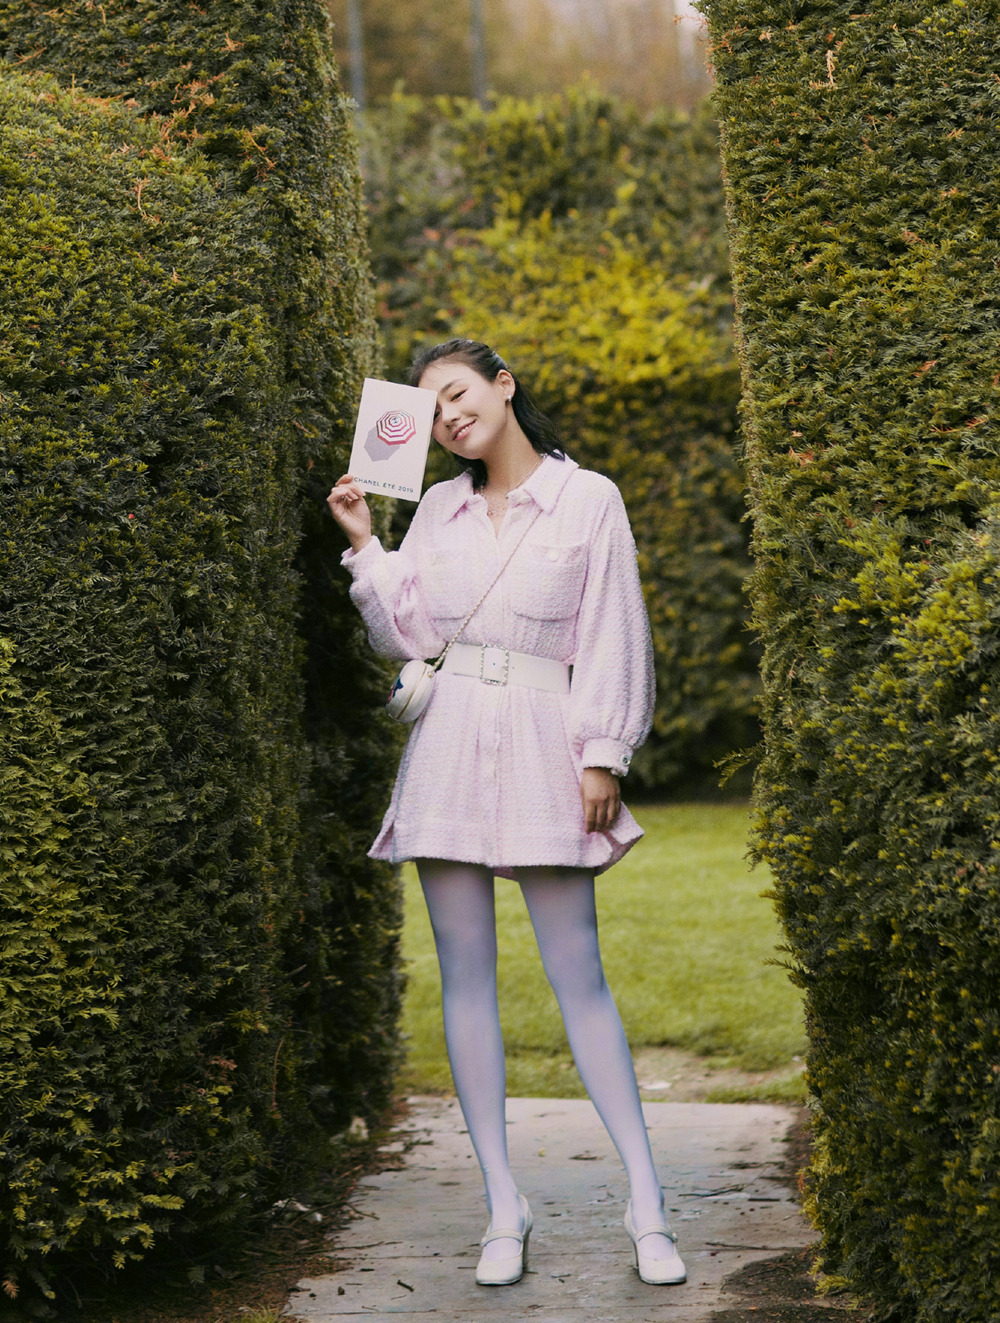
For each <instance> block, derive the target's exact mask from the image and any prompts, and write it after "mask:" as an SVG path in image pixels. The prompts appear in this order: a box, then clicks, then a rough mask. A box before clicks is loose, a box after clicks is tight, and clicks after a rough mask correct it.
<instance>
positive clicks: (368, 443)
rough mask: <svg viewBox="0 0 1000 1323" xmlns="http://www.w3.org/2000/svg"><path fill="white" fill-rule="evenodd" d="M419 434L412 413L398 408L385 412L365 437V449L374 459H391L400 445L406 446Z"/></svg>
mask: <svg viewBox="0 0 1000 1323" xmlns="http://www.w3.org/2000/svg"><path fill="white" fill-rule="evenodd" d="M416 435H417V424H416V420H415V419H414V417H413V415H412V414H408V413H402V412H401V411H400V410H398V409H393V410H390V412H389V413H384V414H383V415H382V417H381V418H380V419H379V420H378V422H377V423H376V424H375V426H374V427H373V428H372V429H371V431H370V432H369V433H368V436H367V438H366V439H365V450H366V451H367V452H368V454H369V455H370V456H371V458H372V459H374V460H379V459H389V458H391V456H392V455H394V454H395V453H396V452H397V448H398V447H399V446H405V445H406V443H407V441H412V440H413V438H414V437H415V436H416Z"/></svg>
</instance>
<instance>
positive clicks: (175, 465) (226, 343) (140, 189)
mask: <svg viewBox="0 0 1000 1323" xmlns="http://www.w3.org/2000/svg"><path fill="white" fill-rule="evenodd" d="M325 24H326V20H325V15H324V13H323V10H322V7H321V6H320V5H319V4H318V3H317V4H313V3H311V2H307V0H301V2H299V3H293V2H292V0H288V2H287V3H276V4H273V5H269V6H267V7H264V6H253V7H251V6H247V5H245V4H238V3H218V4H215V5H213V6H212V7H211V12H210V13H207V12H205V11H200V10H197V9H193V8H191V7H189V6H177V7H176V9H174V8H171V7H169V6H163V5H160V4H155V5H154V4H145V5H143V4H127V5H126V4H123V3H115V2H114V0H111V3H108V4H105V5H104V6H103V7H101V6H84V5H78V6H71V7H67V8H64V9H61V10H57V9H52V8H46V7H43V6H42V5H41V4H32V3H18V4H17V5H12V4H5V5H0V35H2V38H3V43H4V44H3V48H2V49H4V51H5V52H6V56H7V60H8V62H9V63H8V64H7V65H6V66H5V67H4V70H3V74H2V77H0V98H2V111H0V125H2V137H0V171H2V178H3V181H4V184H5V189H4V193H3V197H2V201H0V266H2V270H3V276H4V282H5V286H6V292H7V297H6V298H5V300H4V307H3V311H2V313H0V318H2V321H3V333H2V336H0V341H2V351H0V352H2V354H3V364H2V378H3V387H2V396H3V398H2V401H0V405H2V415H0V436H2V464H0V492H2V495H0V500H2V506H3V523H2V527H3V534H2V537H0V611H2V617H0V686H2V690H3V700H4V713H5V721H4V724H3V727H2V730H0V744H2V754H0V782H2V792H0V855H2V858H3V872H2V875H0V942H2V949H3V955H4V962H3V993H2V997H0V1023H2V1030H0V1080H2V1088H0V1097H2V1103H0V1224H2V1227H3V1234H4V1238H5V1240H6V1242H7V1245H6V1265H5V1272H4V1278H5V1280H6V1283H7V1285H6V1287H5V1289H6V1290H7V1292H8V1294H14V1293H15V1292H16V1291H17V1290H19V1289H21V1287H22V1286H23V1285H24V1284H25V1283H26V1282H29V1281H31V1280H34V1281H36V1282H38V1283H40V1284H41V1285H42V1286H43V1287H44V1288H45V1289H51V1287H50V1283H51V1281H52V1280H54V1278H53V1274H54V1273H57V1272H58V1271H59V1269H60V1267H62V1266H64V1265H65V1263H67V1262H69V1261H70V1260H71V1259H72V1260H73V1261H75V1262H79V1261H80V1260H81V1259H89V1260H91V1261H92V1262H94V1263H96V1264H97V1265H101V1266H112V1265H114V1266H120V1265H121V1264H123V1263H125V1262H126V1261H128V1260H129V1259H131V1258H136V1257H141V1256H142V1255H143V1254H144V1253H145V1252H146V1251H147V1250H148V1249H149V1247H150V1246H151V1245H152V1244H153V1242H154V1241H155V1240H156V1239H157V1238H160V1239H162V1238H163V1237H164V1236H165V1235H168V1234H169V1236H170V1237H172V1238H173V1239H174V1240H175V1241H176V1240H177V1237H178V1236H179V1235H181V1233H189V1232H190V1233H194V1232H196V1233H198V1234H199V1235H200V1236H203V1235H204V1234H206V1232H209V1233H212V1234H215V1233H214V1231H213V1228H216V1227H219V1226H220V1225H221V1224H223V1223H234V1222H239V1221H240V1220H241V1219H244V1218H245V1216H246V1214H247V1213H248V1212H249V1210H250V1209H252V1208H254V1207H256V1206H259V1204H260V1203H261V1201H262V1200H267V1199H269V1198H273V1197H274V1193H275V1190H276V1189H277V1188H278V1187H279V1185H281V1184H282V1183H284V1184H286V1185H287V1182H288V1181H289V1180H291V1179H294V1178H295V1174H296V1172H297V1171H298V1166H297V1163H300V1162H301V1161H303V1160H305V1156H306V1155H307V1154H308V1155H310V1156H313V1155H314V1149H315V1141H316V1140H317V1138H325V1136H326V1134H327V1133H329V1130H330V1129H332V1128H337V1127H339V1126H341V1125H343V1124H344V1123H345V1122H346V1121H347V1120H349V1119H350V1117H351V1116H352V1115H354V1114H355V1113H358V1112H361V1113H364V1114H366V1115H369V1116H372V1115H374V1114H375V1113H377V1112H378V1111H379V1110H380V1109H381V1107H382V1106H383V1105H384V1104H385V1102H386V1101H387V1098H388V1094H389V1088H390V1083H391V1070H392V1065H393V1062H394V1059H395V1053H396V1044H395V1038H394V1020H395V1013H396V1010H397V1006H398V996H399V976H398V972H397V969H396V963H395V956H396V942H397V928H398V898H397V892H396V886H395V882H394V880H393V878H392V876H391V874H389V873H388V872H387V871H386V870H385V869H383V868H381V867H376V866H375V865H373V864H372V863H371V862H370V861H368V860H367V859H366V858H365V857H364V850H365V848H366V847H367V844H368V843H369V841H370V839H371V837H372V836H373V835H374V831H375V827H376V822H377V817H378V814H379V812H380V811H381V808H382V807H383V806H384V805H383V801H384V798H385V795H386V793H387V778H388V776H389V774H390V772H391V766H392V763H393V761H394V750H393V748H392V741H391V739H389V740H386V738H385V734H384V731H382V730H380V729H379V728H378V727H377V726H376V725H375V724H374V721H375V718H374V713H375V711H376V710H377V708H378V706H379V702H380V699H381V696H382V688H383V681H382V675H381V672H380V670H379V669H378V667H377V665H376V664H375V663H374V662H373V661H372V660H371V659H370V656H369V654H368V651H367V649H366V646H365V641H364V638H363V631H362V630H361V628H360V627H359V625H358V624H357V622H356V619H355V613H354V612H353V611H352V609H351V607H350V604H349V603H348V601H347V599H346V594H345V592H344V589H343V585H342V584H341V582H340V578H341V576H340V574H339V572H338V568H337V560H338V558H339V546H338V544H337V540H336V539H335V538H334V537H332V535H331V531H330V528H329V527H328V526H324V523H323V521H322V514H323V506H322V501H321V500H320V499H319V497H320V496H321V494H322V493H323V491H324V489H325V488H326V486H327V485H328V483H329V482H330V481H331V480H332V479H333V478H334V477H335V476H336V475H337V474H338V473H339V472H340V471H342V468H343V465H344V463H345V458H346V453H347V445H348V440H349V438H348V432H349V430H350V429H349V422H350V418H351V414H352V412H353V409H354V404H355V401H356V397H357V393H358V389H359V385H360V377H361V376H362V375H363V374H364V372H366V371H370V370H371V369H372V367H373V366H374V363H375V358H374V351H373V323H372V317H371V299H370V292H369V287H368V282H367V275H366V264H365V249H364V241H363V235H362V227H361V221H360V200H359V196H358V177H357V171H356V160H355V155H354V152H355V149H354V145H353V139H352V131H351V127H350V123H349V119H348V112H347V109H346V106H345V104H344V102H343V100H342V98H341V97H340V95H339V92H338V90H337V85H336V81H335V74H334V72H333V70H332V67H331V66H330V64H329V60H328V54H327V49H328V45H327V43H328V34H327V33H326V27H325ZM25 68H30V69H32V70H40V71H41V70H44V71H45V73H47V74H50V75H53V76H54V77H55V78H57V79H58V80H59V82H61V84H62V87H63V90H60V87H59V86H58V84H57V82H55V81H50V80H49V78H48V77H47V76H45V74H43V73H34V72H33V73H31V74H26V73H25V72H24V70H25Z"/></svg>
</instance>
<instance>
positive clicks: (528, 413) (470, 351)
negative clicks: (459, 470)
mask: <svg viewBox="0 0 1000 1323" xmlns="http://www.w3.org/2000/svg"><path fill="white" fill-rule="evenodd" d="M449 359H454V360H455V361H457V362H459V363H464V364H465V365H466V367H470V368H472V370H473V371H474V372H478V373H479V375H480V376H481V377H485V378H486V380H487V381H496V379H497V376H498V375H499V374H500V373H501V372H510V375H511V376H512V377H514V396H513V398H512V400H511V407H512V408H513V410H514V417H515V418H516V419H517V421H518V422H519V423H520V425H521V430H522V431H523V432H524V435H525V436H526V437H527V438H528V440H529V441H530V442H531V444H532V446H533V447H534V448H535V450H537V451H538V453H539V454H540V455H553V456H555V458H556V459H565V458H566V452H565V451H564V450H563V448H562V443H561V442H560V440H559V435H558V433H557V432H556V429H555V427H554V426H553V424H552V421H551V419H549V418H546V416H545V414H544V413H542V411H541V409H539V407H538V405H537V404H536V403H535V401H534V399H533V398H532V395H531V393H530V391H528V389H527V388H526V387H525V386H522V385H521V383H520V381H518V379H517V377H515V376H514V373H513V372H511V371H510V368H509V367H508V366H507V364H506V363H505V362H504V361H503V359H502V358H501V357H500V355H499V354H498V353H497V352H496V350H495V349H491V348H490V347H489V345H484V344H481V343H480V341H478V340H445V341H444V343H443V344H439V345H432V346H431V348H429V349H424V350H422V351H421V352H420V353H419V354H418V355H417V356H416V358H415V359H414V360H413V363H412V365H411V367H410V375H409V383H410V385H411V386H418V385H419V384H420V378H421V377H422V376H423V375H424V373H425V372H426V371H427V369H428V368H429V367H430V365H431V364H432V363H440V362H444V361H445V360H449ZM456 458H457V456H456ZM458 462H459V463H460V464H463V467H464V468H466V469H467V470H468V471H469V472H470V473H471V474H472V483H473V486H475V487H483V486H485V484H486V465H485V464H484V463H483V461H482V460H481V459H473V460H469V461H468V462H464V461H462V460H459V461H458Z"/></svg>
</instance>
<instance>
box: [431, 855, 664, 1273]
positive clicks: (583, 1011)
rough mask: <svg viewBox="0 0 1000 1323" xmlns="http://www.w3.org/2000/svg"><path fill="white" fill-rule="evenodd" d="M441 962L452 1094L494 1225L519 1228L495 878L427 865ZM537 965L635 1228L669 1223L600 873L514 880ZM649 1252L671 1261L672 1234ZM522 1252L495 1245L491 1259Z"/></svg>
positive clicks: (558, 872) (655, 1240)
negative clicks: (618, 1167)
mask: <svg viewBox="0 0 1000 1323" xmlns="http://www.w3.org/2000/svg"><path fill="white" fill-rule="evenodd" d="M417 871H418V872H419V875H420V882H421V885H422V887H423V891H424V897H425V898H426V901H427V910H428V913H429V914H430V920H431V926H432V928H433V930H434V940H435V943H436V945H437V954H438V962H439V964H440V967H441V993H442V1007H443V1011H444V1031H445V1039H446V1041H447V1044H448V1058H449V1060H450V1062H451V1072H452V1077H453V1079H454V1081H455V1091H456V1093H457V1094H458V1100H459V1103H460V1105H461V1108H462V1113H463V1115H464V1117H465V1123H466V1125H467V1126H468V1128H469V1137H470V1139H471V1140H472V1144H473V1147H474V1148H475V1150H476V1156H477V1158H478V1159H479V1165H480V1167H481V1168H482V1172H483V1180H484V1182H485V1185H486V1202H487V1204H488V1206H489V1210H490V1218H491V1222H492V1225H493V1226H494V1227H496V1228H498V1229H500V1228H506V1227H511V1228H518V1227H519V1226H520V1219H521V1214H520V1209H519V1206H518V1202H517V1185H516V1183H515V1181H514V1177H513V1175H512V1173H511V1170H510V1164H509V1161H508V1158H507V1133H506V1121H505V1116H504V1101H505V1095H506V1069H505V1065H504V1050H503V1039H502V1037H501V1033H500V1015H499V1010H498V1006H497V984H496V960H497V943H496V918H495V910H494V901H493V876H492V874H491V873H490V871H489V870H488V869H486V868H482V867H480V866H478V865H476V864H460V863H454V862H452V861H450V860H440V859H420V860H418V861H417ZM515 872H516V877H517V880H518V883H519V884H520V887H521V892H522V894H523V896H524V899H525V903H526V904H527V907H528V913H529V915H530V916H531V924H532V927H533V928H534V931H535V939H536V941H537V942H538V949H539V952H540V953H541V957H542V964H543V966H544V968H545V973H546V975H547V977H548V980H549V982H550V983H551V985H552V990H553V992H554V993H555V995H556V999H557V1001H558V1002H559V1009H560V1011H561V1013H562V1018H563V1024H564V1025H565V1027H566V1035H567V1037H568V1039H569V1045H570V1048H571V1049H572V1052H573V1058H574V1060H575V1062H576V1066H577V1070H578V1071H579V1072H580V1078H581V1079H582V1080H583V1084H584V1087H585V1088H586V1090H587V1092H588V1093H589V1094H590V1097H591V1100H592V1102H593V1103H594V1106H595V1107H596V1108H597V1111H598V1114H599V1115H600V1117H601V1120H602V1121H603V1122H604V1124H605V1126H606V1127H607V1130H608V1133H609V1134H610V1136H611V1139H612V1140H613V1142H614V1145H615V1147H616V1148H617V1150H618V1153H619V1155H620V1157H621V1160H622V1163H623V1164H624V1167H625V1172H626V1175H627V1177H628V1181H629V1186H630V1193H631V1197H632V1217H633V1221H634V1223H635V1225H636V1226H643V1225H644V1224H645V1225H648V1224H649V1223H650V1222H657V1221H659V1220H660V1219H661V1218H662V1216H663V1194H662V1191H661V1189H660V1183H659V1179H658V1177H657V1175H656V1169H655V1168H654V1166H653V1157H652V1154H651V1152H650V1149H649V1139H648V1137H647V1135H646V1125H645V1121H644V1120H643V1115H642V1106H641V1104H640V1101H639V1091H638V1088H637V1086H636V1082H635V1070H634V1068H633V1066H632V1057H631V1054H630V1052H629V1048H628V1043H627V1041H626V1038H625V1031H624V1030H623V1028H622V1022H621V1019H620V1017H619V1015H618V1009H617V1007H616V1006H615V1002H614V998H613V997H612V995H611V991H610V989H609V988H608V985H607V983H606V982H605V979H604V968H603V966H602V964H601V953H600V946H599V944H598V938H597V911H596V908H595V904H594V878H593V874H592V873H589V872H585V871H580V870H577V869H571V868H519V869H517V870H515ZM642 1249H643V1253H644V1254H647V1255H649V1256H650V1257H651V1258H668V1257H669V1256H670V1254H671V1253H672V1246H671V1244H670V1242H669V1241H668V1240H667V1238H666V1237H665V1236H660V1235H650V1236H646V1237H643V1243H642ZM512 1253H516V1246H515V1245H514V1244H513V1242H512V1241H510V1240H506V1239H501V1240H495V1241H491V1242H490V1244H489V1245H487V1247H486V1254H487V1257H493V1258H504V1257H506V1256H508V1255H510V1254H512Z"/></svg>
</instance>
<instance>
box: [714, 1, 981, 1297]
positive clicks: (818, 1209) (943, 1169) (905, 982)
mask: <svg viewBox="0 0 1000 1323" xmlns="http://www.w3.org/2000/svg"><path fill="white" fill-rule="evenodd" d="M707 7H708V12H709V18H710V24H711V32H712V40H713V46H714V59H715V65H716V71H717V75H718V92H717V104H718V110H719V115H720V122H721V124H722V128H723V161H724V167H725V170H726V177H727V181H728V183H727V187H728V197H729V205H730V209H731V222H732V240H733V270H734V283H735V287H736V293H737V300H738V306H739V309H740V328H741V332H740V334H741V352H742V359H743V372H744V380H745V387H746V420H747V449H748V462H749V473H750V490H751V494H752V505H753V514H754V521H755V529H756V533H755V549H756V554H757V557H758V569H757V571H756V574H755V578H754V587H753V595H754V603H755V616H756V621H757V625H758V627H759V629H760V632H761V635H762V637H763V640H764V647H765V656H764V683H765V699H764V722H765V753H764V756H763V760H762V762H761V764H760V767H759V770H758V779H757V815H758V826H757V837H756V840H757V844H756V849H757V853H758V854H759V856H760V857H761V858H762V859H764V860H766V862H767V863H768V864H769V865H770V866H771V868H772V869H773V870H774V873H775V876H776V883H775V895H776V900H777V905H778V909H779V912H780V915H781V918H782V920H783V923H784V925H785V930H786V932H787V936H788V949H789V952H790V958H791V961H792V964H793V965H794V969H795V976H796V978H797V981H798V982H799V983H800V984H801V986H802V988H803V989H804V992H805V999H806V1008H807V1016H808V1024H809V1031H810V1038H811V1047H810V1051H809V1060H808V1080H809V1085H810V1088H811V1090H812V1093H813V1095H814V1099H815V1108H816V1111H815V1121H814V1134H815V1138H816V1144H817V1148H816V1156H815V1158H814V1161H813V1166H812V1171H811V1174H810V1176H809V1201H810V1207H811V1211H812V1213H813V1215H814V1217H815V1219H816V1222H817V1225H818V1227H819V1229H820V1231H821V1233H822V1242H821V1248H820V1266H821V1267H822V1268H823V1270H824V1271H825V1272H826V1273H827V1274H829V1275H830V1276H832V1277H833V1278H834V1279H835V1280H837V1279H839V1280H841V1281H845V1282H846V1283H848V1284H849V1285H850V1287H851V1288H852V1289H853V1290H855V1291H858V1292H861V1293H862V1294H864V1295H865V1296H867V1297H869V1298H870V1299H871V1300H872V1301H874V1303H875V1305H876V1307H877V1316H878V1317H879V1318H885V1319H888V1318H892V1319H898V1320H919V1321H920V1323H930V1321H931V1320H934V1323H946V1321H950V1320H955V1321H956V1323H957V1321H958V1320H961V1321H962V1323H972V1321H973V1320H975V1321H977V1323H980V1321H981V1323H986V1320H993V1319H995V1318H996V1314H997V1289H998V1279H1000V1250H998V1245H1000V1179H998V1176H1000V1172H998V1160H1000V1001H998V997H997V988H998V986H1000V774H998V769H1000V678H998V677H1000V669H998V656H1000V499H998V498H1000V458H998V456H1000V445H998V416H1000V415H998V404H1000V376H998V374H997V365H998V359H1000V275H998V272H1000V214H998V213H1000V209H998V201H997V192H996V179H997V173H998V167H1000V146H998V144H1000V94H998V84H997V75H996V69H997V62H998V58H1000V29H998V27H997V24H996V10H995V6H988V5H982V4H976V3H952V4H930V3H926V4H916V3H910V4H903V3H899V2H898V0H886V3H884V4H880V5H878V6H876V7H873V9H872V11H871V12H858V11H857V10H856V9H855V7H854V6H851V5H847V4H839V3H821V4H799V3H790V4H789V3H781V4H778V3H760V4H753V5H749V4H746V3H730V0H710V3H709V5H708V6H707Z"/></svg>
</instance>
